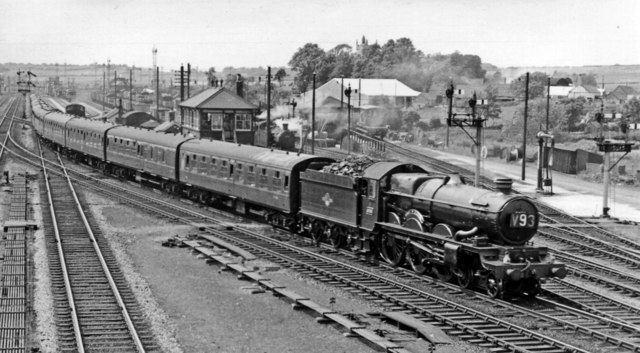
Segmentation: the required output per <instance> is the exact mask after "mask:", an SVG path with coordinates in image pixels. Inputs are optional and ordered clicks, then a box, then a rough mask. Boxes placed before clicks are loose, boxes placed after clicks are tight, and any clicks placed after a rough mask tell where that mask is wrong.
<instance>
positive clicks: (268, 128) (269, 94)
mask: <svg viewBox="0 0 640 353" xmlns="http://www.w3.org/2000/svg"><path fill="white" fill-rule="evenodd" d="M269 147H271V66H267V148H269Z"/></svg>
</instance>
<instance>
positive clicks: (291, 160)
mask: <svg viewBox="0 0 640 353" xmlns="http://www.w3.org/2000/svg"><path fill="white" fill-rule="evenodd" d="M182 151H183V152H185V153H198V154H202V155H206V156H214V157H218V158H228V159H231V160H237V161H243V162H245V163H247V162H249V163H256V164H259V165H264V166H268V167H274V168H284V169H292V168H294V167H295V166H296V165H298V164H300V163H302V162H305V161H310V160H322V161H325V160H327V158H322V157H316V156H313V155H309V154H297V153H292V152H285V151H280V150H271V149H267V148H263V147H256V146H250V145H239V144H235V143H229V142H222V141H216V140H190V141H187V142H186V143H185V144H184V145H183V146H182Z"/></svg>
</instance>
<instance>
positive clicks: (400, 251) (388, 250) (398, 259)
mask: <svg viewBox="0 0 640 353" xmlns="http://www.w3.org/2000/svg"><path fill="white" fill-rule="evenodd" d="M380 242H381V244H380V256H382V258H383V259H384V260H385V261H386V262H388V263H389V264H391V265H392V266H400V265H402V263H403V262H404V259H405V253H404V252H405V250H406V247H407V246H406V244H405V243H404V242H402V241H400V240H398V239H396V238H395V237H394V236H392V235H389V234H387V233H385V234H383V235H382V239H381V240H380Z"/></svg>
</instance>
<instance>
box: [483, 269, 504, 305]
mask: <svg viewBox="0 0 640 353" xmlns="http://www.w3.org/2000/svg"><path fill="white" fill-rule="evenodd" d="M486 286H487V294H489V295H490V296H491V297H493V298H497V299H502V298H503V296H504V285H503V283H502V280H501V279H497V278H496V276H495V275H494V274H490V275H488V276H487V284H486Z"/></svg>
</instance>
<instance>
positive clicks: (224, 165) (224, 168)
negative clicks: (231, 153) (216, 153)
mask: <svg viewBox="0 0 640 353" xmlns="http://www.w3.org/2000/svg"><path fill="white" fill-rule="evenodd" d="M220 170H221V171H222V173H221V174H220V176H222V177H225V178H226V177H227V173H228V170H229V167H227V161H226V160H223V161H222V168H220Z"/></svg>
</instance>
